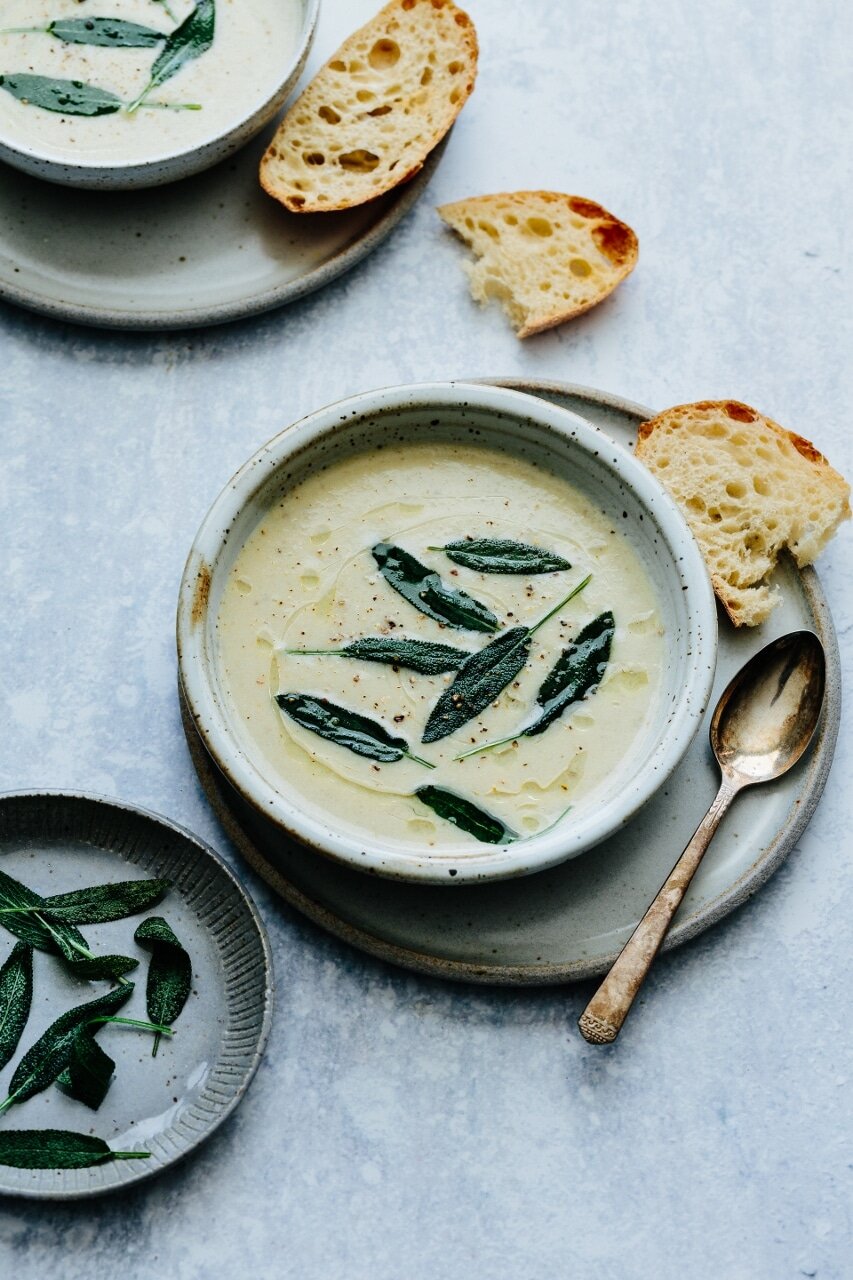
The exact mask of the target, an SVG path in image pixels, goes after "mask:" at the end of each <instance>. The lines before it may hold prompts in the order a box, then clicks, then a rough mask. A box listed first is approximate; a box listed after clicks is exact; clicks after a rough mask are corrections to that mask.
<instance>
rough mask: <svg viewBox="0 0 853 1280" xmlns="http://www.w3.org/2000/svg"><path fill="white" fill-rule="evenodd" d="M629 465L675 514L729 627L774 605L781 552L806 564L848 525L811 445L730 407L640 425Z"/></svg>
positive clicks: (693, 408) (846, 498) (698, 409)
mask: <svg viewBox="0 0 853 1280" xmlns="http://www.w3.org/2000/svg"><path fill="white" fill-rule="evenodd" d="M636 456H637V457H638V458H640V459H641V460H642V461H643V462H644V463H645V464H646V466H647V467H648V468H649V470H650V471H652V472H653V474H654V475H655V476H657V478H658V480H660V482H661V484H663V485H664V486H665V487H666V488H667V489H668V490H669V492H670V493H671V494H672V496H673V497H674V498H675V500H676V502H677V503H678V505H679V506H680V507H681V510H682V511H683V512H684V515H685V516H686V518H687V523H688V524H689V525H690V528H691V529H692V530H693V533H694V535H695V536H696V539H697V541H698V543H699V546H700V547H701V548H702V551H703V553H704V556H705V560H706V563H707V565H708V569H709V571H710V574H711V581H712V583H713V585H714V590H715V591H716V593H717V595H718V597H719V599H720V600H721V601H722V604H723V608H724V609H725V610H726V613H727V614H728V615H729V617H730V618H731V620H732V622H733V623H734V624H735V626H736V627H740V626H747V627H754V626H757V625H758V624H759V623H760V622H764V620H765V619H766V618H767V616H768V615H769V614H770V612H771V610H772V609H774V608H775V606H776V605H777V604H778V603H779V599H778V593H777V592H775V591H774V590H773V589H772V588H771V587H770V586H769V585H768V583H767V578H768V577H769V575H770V573H771V572H772V570H773V568H774V566H775V564H776V561H777V559H778V557H779V553H780V552H781V551H782V549H783V547H787V548H788V549H789V551H790V552H791V554H792V555H793V557H794V559H795V560H796V562H797V564H798V565H800V566H802V565H806V564H811V562H812V561H813V560H814V559H815V558H816V557H817V555H818V554H819V552H820V551H822V550H823V548H824V547H825V546H826V544H827V542H828V541H829V539H830V538H831V537H832V535H833V534H834V533H835V531H836V529H837V528H838V526H839V524H840V523H841V521H842V520H847V519H848V518H849V516H850V486H849V485H848V483H847V481H846V480H845V479H844V477H843V476H840V475H839V474H838V472H837V471H833V469H832V467H831V466H830V465H829V463H828V462H827V460H826V458H824V457H823V455H822V454H820V453H818V451H817V449H815V447H814V445H813V444H810V442H809V441H808V440H804V439H803V437H802V436H798V435H794V433H793V432H791V431H786V430H785V429H784V428H783V427H780V426H779V425H778V424H777V423H775V422H771V420H770V419H769V418H765V417H764V416H763V415H762V414H760V413H758V411H757V410H756V409H751V408H750V407H749V405H747V404H741V403H740V401H738V400H720V401H709V400H702V401H700V402H699V403H698V404H683V405H679V406H678V407H677V408H675V409H667V411H666V413H662V414H660V415H659V416H658V417H657V418H652V420H651V421H650V422H642V423H640V428H639V434H638V439H637V449H636Z"/></svg>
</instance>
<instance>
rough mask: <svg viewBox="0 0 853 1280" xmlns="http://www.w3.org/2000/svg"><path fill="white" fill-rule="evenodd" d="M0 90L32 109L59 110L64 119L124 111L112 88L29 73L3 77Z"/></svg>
mask: <svg viewBox="0 0 853 1280" xmlns="http://www.w3.org/2000/svg"><path fill="white" fill-rule="evenodd" d="M0 89H5V90H6V92H7V93H10V94H11V95H12V97H13V98H17V99H18V101H19V102H23V103H26V104H27V105H28V106H32V107H41V108H42V110H43V111H58V112H59V113H60V114H61V115H64V116H109V115H113V114H114V113H115V112H116V111H121V109H122V107H123V106H124V103H123V102H122V100H121V98H119V97H117V96H116V95H115V94H114V93H110V91H109V89H100V88H98V86H97V85H94V84H84V82H83V81H82V80H54V79H53V78H52V77H50V76H34V75H30V74H29V73H28V72H25V71H14V72H9V73H8V74H6V75H0Z"/></svg>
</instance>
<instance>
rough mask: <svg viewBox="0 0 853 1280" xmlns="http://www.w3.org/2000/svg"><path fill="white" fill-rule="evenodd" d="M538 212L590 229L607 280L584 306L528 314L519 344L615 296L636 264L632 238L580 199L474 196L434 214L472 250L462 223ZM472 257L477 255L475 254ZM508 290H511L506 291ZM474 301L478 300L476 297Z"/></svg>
mask: <svg viewBox="0 0 853 1280" xmlns="http://www.w3.org/2000/svg"><path fill="white" fill-rule="evenodd" d="M541 206H545V207H546V208H548V207H552V206H553V207H554V208H555V209H557V210H559V211H560V212H561V213H563V214H565V215H566V216H568V217H572V216H574V217H575V218H582V219H584V221H585V222H586V223H588V224H589V226H588V227H586V232H587V233H588V234H589V236H591V238H592V241H593V244H594V245H595V247H596V248H597V250H598V251H599V253H600V254H601V255H602V256H603V258H604V259H605V260H606V262H607V279H606V280H603V281H602V282H601V284H600V287H598V288H597V290H596V291H595V293H594V294H593V295H592V296H589V297H587V298H585V299H584V300H582V301H574V302H572V301H568V300H563V302H561V303H560V304H557V305H555V306H554V307H553V308H552V309H551V310H548V311H545V312H544V313H543V312H541V311H540V312H539V313H538V314H536V315H532V314H530V313H528V315H527V317H526V318H525V319H524V321H523V322H522V323H521V325H520V326H519V327H518V328H517V330H516V333H517V336H518V337H519V338H530V337H533V335H534V334H537V333H543V332H544V331H545V330H546V329H553V328H554V327H555V326H556V325H560V324H564V323H565V322H566V321H567V320H571V319H573V318H574V317H575V316H579V315H583V313H584V312H586V311H589V310H590V309H591V308H592V307H595V306H598V304H599V303H600V302H603V301H604V299H605V298H607V297H609V295H610V294H611V293H612V292H613V290H614V289H615V288H616V287H617V285H619V284H621V282H622V281H623V280H624V279H625V277H626V276H628V275H630V273H631V272H632V271H633V270H634V267H635V266H636V265H637V261H638V259H639V241H638V239H637V235H636V233H635V232H634V231H633V230H632V228H631V227H629V226H628V224H627V223H626V222H623V221H622V220H621V219H620V218H617V217H616V216H615V214H612V213H610V212H609V210H607V209H605V208H604V207H603V205H600V204H598V203H597V201H595V200H588V199H586V198H585V197H584V196H577V195H568V194H566V193H564V192H560V191H502V192H497V193H495V194H494V195H483V196H472V197H470V198H469V199H467V200H458V201H455V202H454V203H452V204H446V205H441V206H440V207H439V209H438V213H439V215H440V216H441V217H442V219H443V220H444V221H445V222H446V223H447V224H448V226H450V227H451V228H452V230H454V231H455V232H456V234H457V235H459V236H460V237H461V238H462V239H463V240H465V242H466V243H467V244H469V245H470V246H471V247H472V248H474V245H473V244H472V238H471V237H470V236H468V235H467V234H466V227H465V219H466V218H472V219H473V218H475V217H477V215H478V214H479V213H494V212H495V211H497V210H499V209H502V210H504V211H505V210H506V209H507V208H511V209H514V210H515V211H516V212H517V214H518V215H519V216H526V215H535V213H536V212H538V211H539V209H540V208H541ZM475 252H477V250H476V249H475ZM548 270H549V271H550V272H551V273H552V275H553V276H555V277H556V276H557V275H558V273H559V271H560V270H561V265H560V264H558V265H557V266H556V267H554V266H552V265H550V264H549V266H548ZM510 287H511V286H510ZM475 296H476V294H475Z"/></svg>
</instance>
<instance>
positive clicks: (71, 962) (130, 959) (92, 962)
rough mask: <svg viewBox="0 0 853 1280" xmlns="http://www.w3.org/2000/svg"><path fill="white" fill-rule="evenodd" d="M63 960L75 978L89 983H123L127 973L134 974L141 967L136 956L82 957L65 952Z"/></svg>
mask: <svg viewBox="0 0 853 1280" xmlns="http://www.w3.org/2000/svg"><path fill="white" fill-rule="evenodd" d="M62 959H63V961H64V963H65V965H66V966H67V968H69V969H70V970H71V972H72V973H73V974H74V976H75V978H82V979H84V980H85V981H87V982H97V981H98V980H102V981H105V982H106V981H109V982H121V981H122V980H123V978H124V975H125V974H126V973H132V972H133V970H134V969H136V968H138V966H139V961H138V960H137V959H136V958H135V957H134V956H80V955H76V954H74V953H72V954H71V955H65V953H64V952H63V955H62Z"/></svg>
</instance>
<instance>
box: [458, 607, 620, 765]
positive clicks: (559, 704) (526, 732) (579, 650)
mask: <svg viewBox="0 0 853 1280" xmlns="http://www.w3.org/2000/svg"><path fill="white" fill-rule="evenodd" d="M614 630H615V623H614V620H613V614H612V613H611V612H610V610H609V609H608V610H607V611H606V612H605V613H600V614H599V615H598V617H597V618H593V620H592V622H588V623H587V625H586V626H585V627H583V628H582V630H581V631H579V632H578V634H577V636H575V638H574V640H573V641H572V643H571V644H570V645H569V646H568V648H566V649H565V650H564V651H563V653H561V655H560V657H559V658H558V659H557V661H556V663H555V664H554V666H553V667H552V669H551V670H550V671H549V673H548V675H547V676H546V677H545V679H544V680H543V681H542V685H541V687H540V689H539V692H538V693H537V695H536V701H537V703H538V705H539V706H540V707H541V708H542V710H541V712H540V714H539V717H538V718H537V719H536V720H534V722H533V723H532V724H529V725H528V726H527V727H526V728H524V729H519V730H517V732H516V733H513V734H510V735H509V736H508V737H506V738H498V739H497V740H496V741H494V742H484V743H482V745H480V746H477V747H474V748H473V749H472V750H471V751H465V752H463V754H462V755H461V756H457V757H456V759H457V760H466V759H468V757H469V756H476V755H479V754H480V752H481V751H491V750H492V749H493V748H494V747H503V746H506V744H507V743H509V742H516V741H517V740H518V739H519V738H533V737H535V736H536V735H537V734H539V733H544V731H545V730H546V729H547V728H548V726H549V725H550V724H553V722H554V721H555V720H556V719H558V718H559V717H560V716H561V715H562V714H563V712H564V711H565V710H566V708H567V707H570V706H572V705H574V704H575V703H578V702H582V701H583V699H584V698H586V697H587V695H588V694H590V693H592V691H593V690H594V689H595V688H596V687H597V686H598V685H599V684H600V683H601V680H602V678H603V676H604V672H605V669H606V667H607V664H608V662H609V661H610V648H611V645H612V643H613V633H614Z"/></svg>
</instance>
